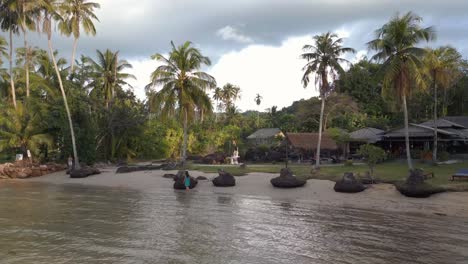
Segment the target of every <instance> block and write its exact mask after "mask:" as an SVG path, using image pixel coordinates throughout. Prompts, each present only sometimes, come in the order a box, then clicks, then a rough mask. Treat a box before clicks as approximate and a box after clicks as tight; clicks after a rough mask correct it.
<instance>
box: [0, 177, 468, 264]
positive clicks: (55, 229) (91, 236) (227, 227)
mask: <svg viewBox="0 0 468 264" xmlns="http://www.w3.org/2000/svg"><path fill="white" fill-rule="evenodd" d="M0 263H2V264H3V263H100V264H101V263H173V264H176V263H291V264H292V263H373V264H374V263H468V219H466V218H455V217H447V216H438V215H430V216H426V215H411V214H398V213H390V212H384V211H369V210H362V209H353V208H343V207H340V208H336V207H330V206H323V205H317V204H312V203H305V202H295V201H276V200H270V199H265V198H264V197H263V198H260V197H254V196H239V195H228V194H216V193H214V194H207V193H198V192H196V191H191V192H189V193H185V192H183V191H182V192H175V191H173V190H172V189H159V190H157V191H154V192H151V191H146V192H141V191H135V190H128V189H119V188H108V187H90V186H83V185H52V184H41V183H11V184H6V185H5V184H3V185H2V186H0Z"/></svg>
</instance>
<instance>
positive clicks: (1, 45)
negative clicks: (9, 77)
mask: <svg viewBox="0 0 468 264" xmlns="http://www.w3.org/2000/svg"><path fill="white" fill-rule="evenodd" d="M6 45H7V42H6V40H5V38H4V37H2V36H0V65H2V64H3V60H2V57H3V56H5V57H7V56H8V55H7V48H6Z"/></svg>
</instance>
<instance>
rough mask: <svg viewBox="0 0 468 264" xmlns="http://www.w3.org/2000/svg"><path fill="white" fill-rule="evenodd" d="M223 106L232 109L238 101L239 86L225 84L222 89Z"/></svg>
mask: <svg viewBox="0 0 468 264" xmlns="http://www.w3.org/2000/svg"><path fill="white" fill-rule="evenodd" d="M222 93H223V96H222V97H223V101H224V105H225V107H226V109H227V108H230V107H234V106H235V102H236V100H238V99H240V88H239V86H236V85H233V84H230V83H226V84H225V85H224V86H223V89H222Z"/></svg>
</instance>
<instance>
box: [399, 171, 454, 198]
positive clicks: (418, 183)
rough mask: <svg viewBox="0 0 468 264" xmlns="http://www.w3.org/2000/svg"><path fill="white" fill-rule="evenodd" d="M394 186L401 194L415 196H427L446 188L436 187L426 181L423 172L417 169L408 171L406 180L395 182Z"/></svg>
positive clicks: (443, 190)
mask: <svg viewBox="0 0 468 264" xmlns="http://www.w3.org/2000/svg"><path fill="white" fill-rule="evenodd" d="M395 187H396V188H397V190H398V191H399V192H400V193H401V194H403V195H405V196H407V197H415V198H427V197H429V196H431V195H433V194H436V193H441V192H445V191H446V189H444V188H442V187H436V186H432V185H430V184H428V183H426V182H425V177H424V172H423V171H422V170H419V169H415V170H412V171H410V175H409V176H408V178H407V179H406V181H404V182H397V183H395Z"/></svg>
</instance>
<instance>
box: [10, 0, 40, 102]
mask: <svg viewBox="0 0 468 264" xmlns="http://www.w3.org/2000/svg"><path fill="white" fill-rule="evenodd" d="M7 1H8V8H9V9H10V10H11V11H12V12H15V13H16V18H17V20H18V22H17V24H18V25H19V28H20V29H21V32H22V33H23V37H24V49H25V50H26V53H29V52H30V47H29V45H28V37H27V33H28V31H29V30H31V31H34V30H35V29H36V26H37V25H36V21H37V19H38V16H39V12H40V10H41V8H42V7H45V5H46V2H45V1H44V0H7ZM29 66H30V61H29V56H26V59H25V61H24V72H25V76H26V83H25V84H26V97H29V94H30V90H29V84H30V83H29Z"/></svg>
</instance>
